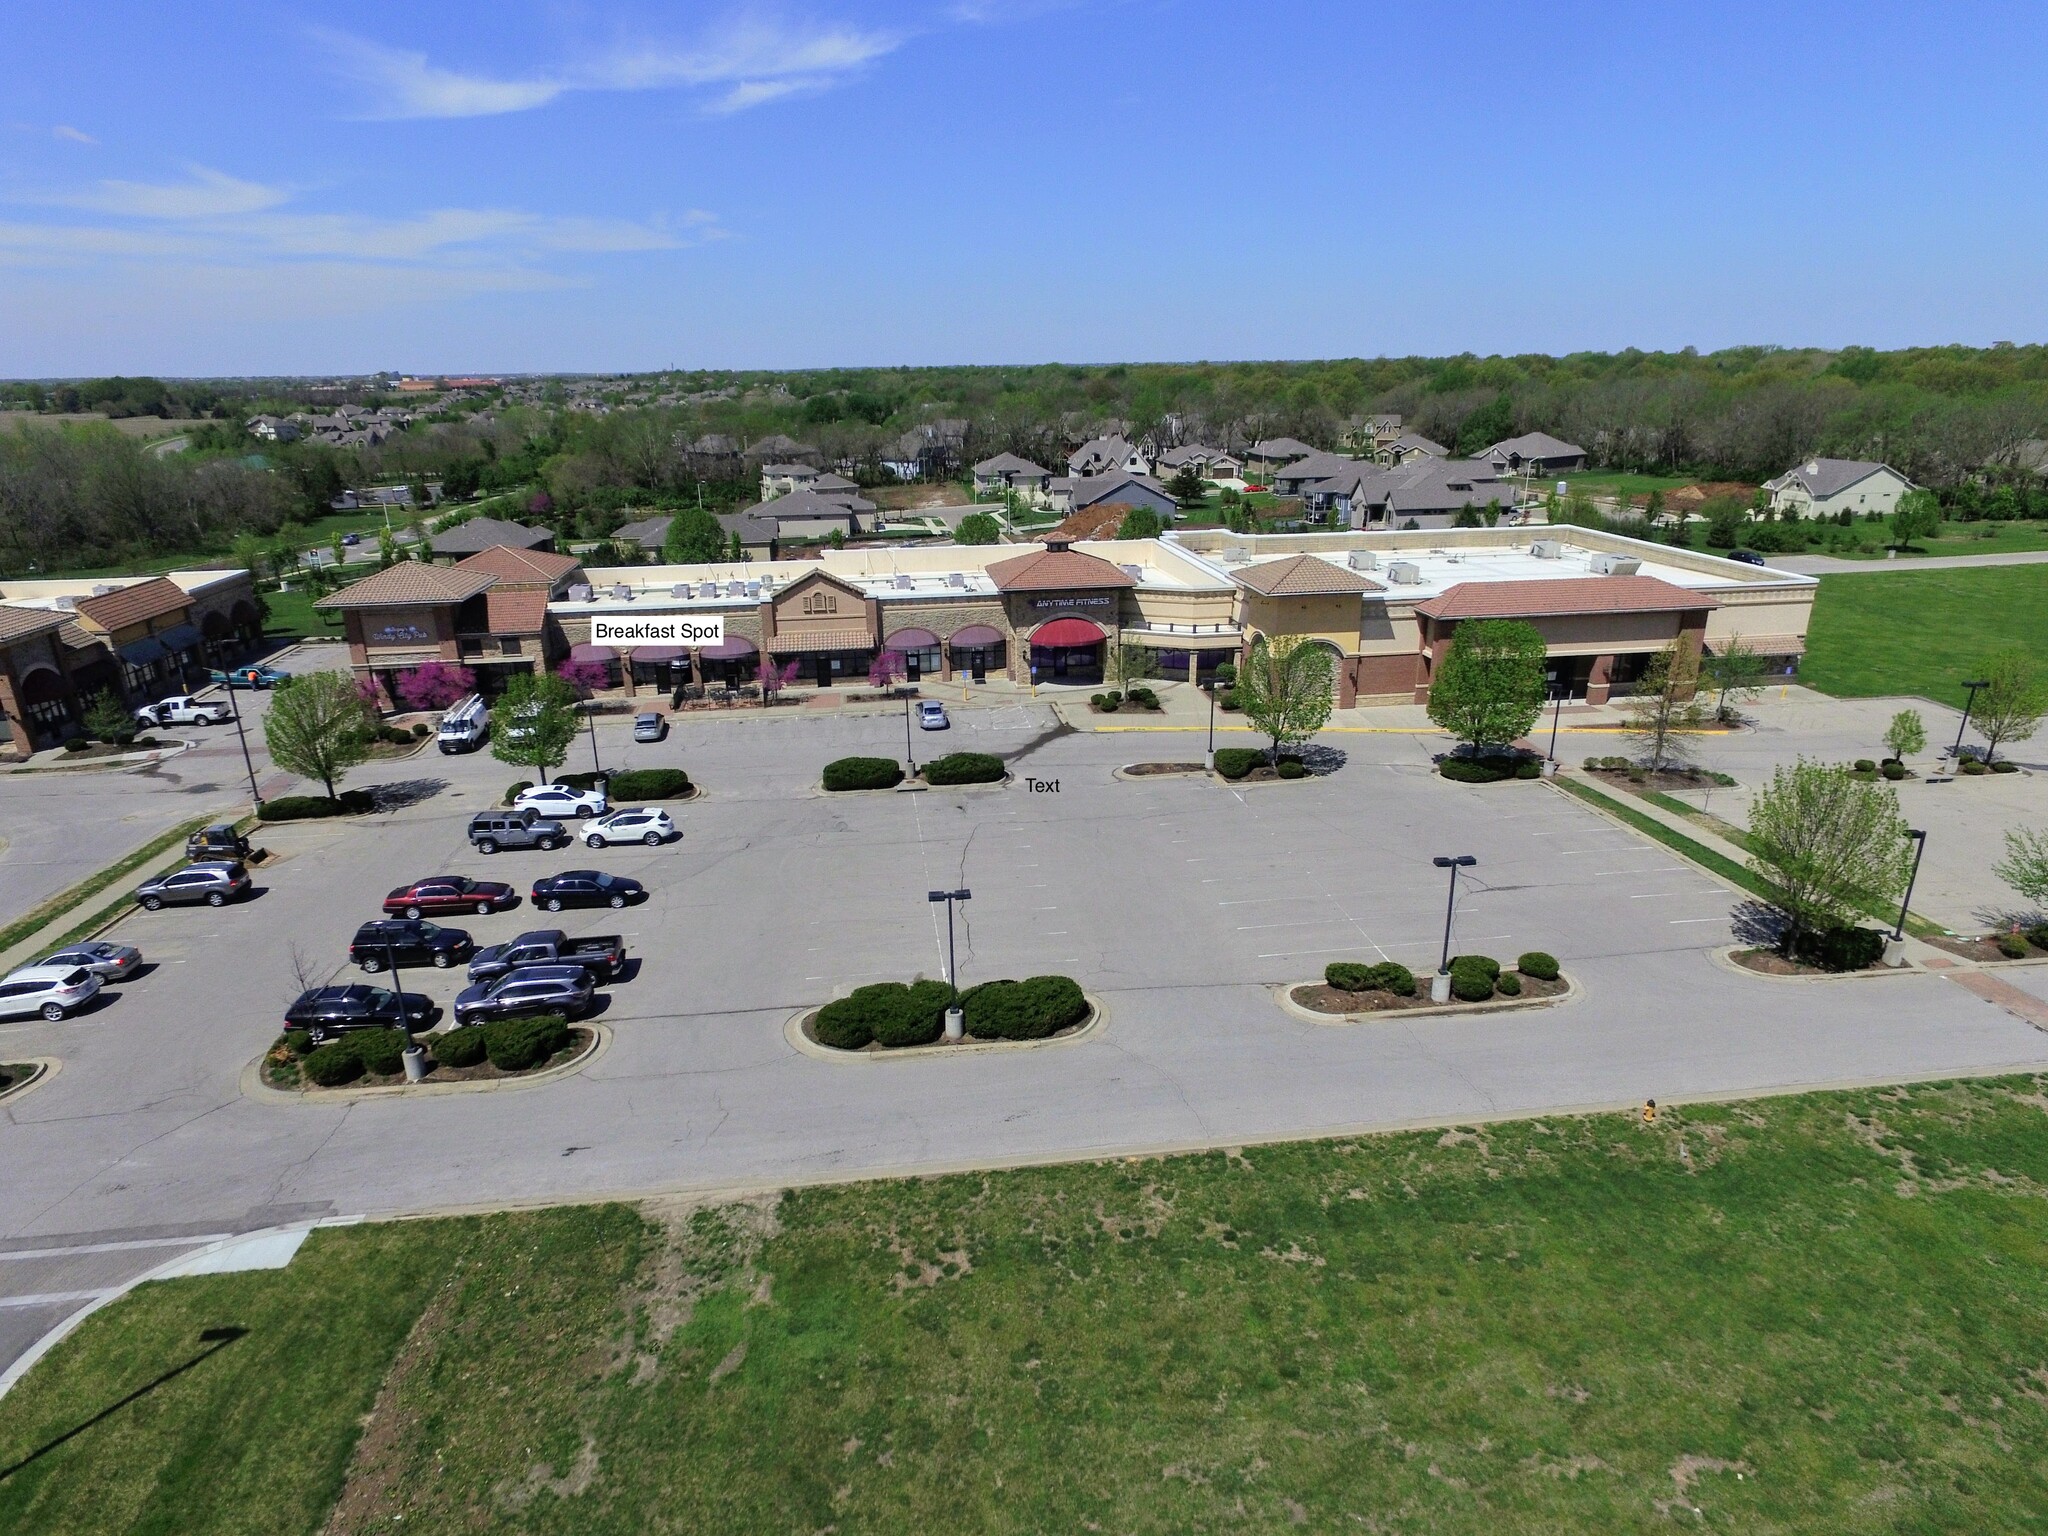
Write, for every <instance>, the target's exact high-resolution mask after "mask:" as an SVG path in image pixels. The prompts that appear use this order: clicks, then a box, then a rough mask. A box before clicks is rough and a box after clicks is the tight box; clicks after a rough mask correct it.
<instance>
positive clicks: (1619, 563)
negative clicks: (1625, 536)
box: [1593, 555, 1643, 576]
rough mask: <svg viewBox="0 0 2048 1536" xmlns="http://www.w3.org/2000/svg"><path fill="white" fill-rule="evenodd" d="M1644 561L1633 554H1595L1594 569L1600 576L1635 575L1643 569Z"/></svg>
mask: <svg viewBox="0 0 2048 1536" xmlns="http://www.w3.org/2000/svg"><path fill="white" fill-rule="evenodd" d="M1642 568H1643V562H1642V561H1640V560H1638V559H1636V558H1635V557H1634V556H1633V555H1595V556H1594V557H1593V571H1594V574H1595V575H1599V576H1633V575H1635V574H1636V573H1637V572H1638V571H1640V570H1642Z"/></svg>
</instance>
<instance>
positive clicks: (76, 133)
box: [50, 123, 99, 144]
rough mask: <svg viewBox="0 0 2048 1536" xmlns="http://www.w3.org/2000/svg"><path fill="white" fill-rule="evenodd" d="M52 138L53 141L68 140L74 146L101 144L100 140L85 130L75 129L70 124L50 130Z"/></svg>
mask: <svg viewBox="0 0 2048 1536" xmlns="http://www.w3.org/2000/svg"><path fill="white" fill-rule="evenodd" d="M50 137H51V138H53V139H67V140H69V141H70V142H71V143H73V144H97V143H99V140H98V139H96V138H94V137H93V136H92V135H91V134H89V133H87V132H86V131H85V130H84V129H82V128H74V127H72V126H71V125H70V124H69V123H59V124H57V125H56V126H55V127H54V128H52V129H51V130H50Z"/></svg>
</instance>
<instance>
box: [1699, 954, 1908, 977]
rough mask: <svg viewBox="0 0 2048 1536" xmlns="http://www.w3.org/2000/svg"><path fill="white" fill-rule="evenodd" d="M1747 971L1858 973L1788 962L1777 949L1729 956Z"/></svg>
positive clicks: (1872, 968) (1766, 973) (1873, 967)
mask: <svg viewBox="0 0 2048 1536" xmlns="http://www.w3.org/2000/svg"><path fill="white" fill-rule="evenodd" d="M1728 958H1729V959H1730V960H1733V961H1734V962H1735V963H1736V964H1737V965H1739V966H1741V967H1742V968H1743V969H1744V970H1745V971H1755V972H1756V973H1757V974H1758V975H1759V976H1855V975H1857V974H1859V973H1858V972H1856V971H1830V970H1824V969H1822V968H1821V967H1820V966H1817V965H1807V964H1805V963H1804V962H1803V961H1799V960H1787V959H1786V958H1785V957H1784V956H1783V955H1781V954H1779V953H1778V952H1777V951H1776V950H1775V949H1738V950H1735V951H1733V952H1731V953H1730V954H1729V956H1728ZM1864 969H1865V970H1869V971H1877V970H1883V969H1884V967H1883V966H1879V965H1870V966H1865V967H1864Z"/></svg>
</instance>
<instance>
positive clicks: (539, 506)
mask: <svg viewBox="0 0 2048 1536" xmlns="http://www.w3.org/2000/svg"><path fill="white" fill-rule="evenodd" d="M526 510H527V511H528V512H530V513H532V514H533V515H534V516H535V517H546V516H547V515H548V514H549V513H550V512H552V511H554V510H555V498H554V497H552V496H550V495H549V494H548V493H547V492H546V491H535V492H534V493H533V495H532V496H531V497H530V498H529V499H528V501H527V503H526Z"/></svg>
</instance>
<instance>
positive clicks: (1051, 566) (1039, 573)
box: [988, 549, 1138, 592]
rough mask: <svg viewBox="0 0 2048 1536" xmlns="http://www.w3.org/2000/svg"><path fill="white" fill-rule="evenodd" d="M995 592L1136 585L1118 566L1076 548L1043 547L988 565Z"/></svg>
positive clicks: (1050, 590) (1052, 590) (1049, 590)
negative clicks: (1034, 551)
mask: <svg viewBox="0 0 2048 1536" xmlns="http://www.w3.org/2000/svg"><path fill="white" fill-rule="evenodd" d="M988 577H989V580H990V581H993V582H994V583H995V584H996V590H997V591H998V592H1064V591H1071V590H1075V589H1088V588H1097V587H1135V586H1136V585H1137V584H1138V583H1137V582H1136V581H1135V580H1133V579H1132V578H1131V577H1130V576H1129V575H1128V574H1127V573H1126V572H1125V571H1124V570H1123V569H1122V568H1121V567H1118V566H1114V565H1111V564H1110V563H1109V562H1108V561H1107V560H1104V559H1101V558H1100V557H1098V556H1095V555H1084V554H1082V553H1081V552H1080V551H1079V550H1078V549H1045V550H1040V551H1039V552H1038V553H1037V554H1035V555H1017V556H1015V557H1013V558H1012V559H1009V560H998V561H996V562H995V563H994V564H992V565H991V566H989V568H988Z"/></svg>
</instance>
